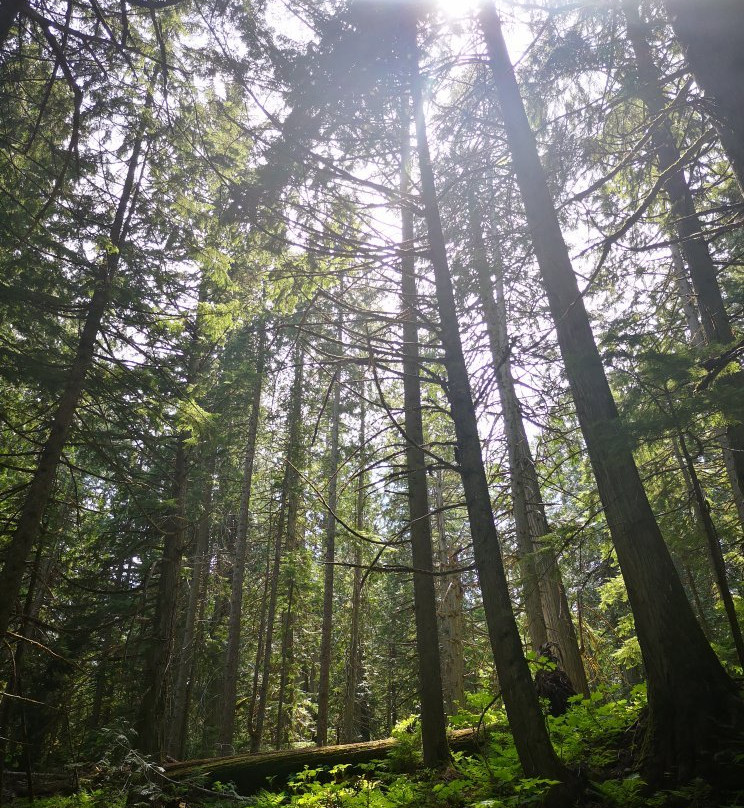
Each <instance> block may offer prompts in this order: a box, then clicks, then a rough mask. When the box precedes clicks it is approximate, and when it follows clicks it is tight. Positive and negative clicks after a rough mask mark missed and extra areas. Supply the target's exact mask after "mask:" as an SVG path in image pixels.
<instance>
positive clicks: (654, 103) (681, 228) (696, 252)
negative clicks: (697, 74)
mask: <svg viewBox="0 0 744 808" xmlns="http://www.w3.org/2000/svg"><path fill="white" fill-rule="evenodd" d="M623 9H624V12H625V17H626V20H627V29H628V40H629V41H630V44H631V46H632V48H633V52H634V54H635V59H636V70H637V73H638V80H639V93H640V96H641V98H642V99H643V102H644V104H645V105H646V108H647V110H648V113H649V115H650V117H651V118H652V120H653V123H652V130H651V141H652V143H653V146H654V150H655V152H656V155H655V157H656V161H657V163H658V166H659V170H660V171H661V173H662V175H663V176H665V177H666V180H665V183H664V187H665V189H666V192H667V196H668V197H669V203H670V213H671V216H672V220H673V226H674V228H675V230H676V231H677V236H678V238H679V250H680V252H681V253H682V255H683V257H684V259H685V261H686V262H687V266H688V268H689V272H690V278H691V280H692V287H693V289H694V291H695V302H696V304H697V309H698V312H699V315H700V321H701V324H702V327H703V329H702V333H703V336H704V338H705V342H706V343H707V344H708V345H711V346H713V347H714V348H715V349H716V350H717V351H722V350H725V349H728V348H730V347H731V346H732V345H733V343H734V340H735V335H734V332H733V329H732V328H731V322H730V320H729V316H728V313H727V312H726V308H725V306H724V303H723V297H722V295H721V289H720V286H719V284H718V278H717V275H716V267H715V265H714V263H713V258H712V257H711V254H710V250H709V247H708V244H707V242H706V240H705V232H704V228H703V223H702V221H701V218H700V216H699V215H698V212H697V210H696V208H695V202H694V199H693V196H692V192H691V190H690V186H689V184H688V182H687V178H686V177H685V172H684V168H683V165H682V157H681V155H680V152H679V148H678V147H677V144H676V142H675V139H674V135H673V133H672V130H671V127H670V125H669V123H668V122H667V119H666V117H665V114H664V113H665V110H664V107H665V103H664V97H663V95H662V93H661V87H660V79H659V75H658V70H657V69H656V65H655V64H654V61H653V58H652V54H651V49H650V47H649V44H648V29H647V26H645V25H644V24H643V22H642V21H641V18H640V15H639V13H638V6H637V3H636V2H635V0H626V2H624V4H623ZM736 379H737V381H738V386H739V387H740V388H742V389H744V373H741V372H740V373H739V374H737V376H736ZM729 384H731V382H730V381H729ZM726 449H727V450H729V451H730V456H729V463H730V465H731V466H732V469H733V470H734V479H733V480H732V482H733V484H734V485H735V486H737V489H738V490H737V491H736V494H735V496H736V497H737V499H741V498H742V497H744V423H742V422H741V421H735V422H730V423H728V424H727V426H726V438H725V450H726Z"/></svg>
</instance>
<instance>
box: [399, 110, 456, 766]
mask: <svg viewBox="0 0 744 808" xmlns="http://www.w3.org/2000/svg"><path fill="white" fill-rule="evenodd" d="M404 105H405V107H408V106H409V103H408V99H406V100H405V102H404ZM402 117H403V148H402V149H401V167H400V197H401V199H402V200H403V204H402V207H401V223H402V237H403V240H402V244H401V261H400V276H401V313H400V318H401V320H402V322H403V409H404V422H405V439H406V466H407V469H406V470H407V478H408V518H409V520H410V531H411V556H412V560H413V611H414V617H415V622H416V651H417V657H418V681H419V695H420V698H421V740H422V745H423V753H424V765H425V766H428V767H431V768H434V767H437V766H441V765H442V764H444V763H446V762H447V761H448V760H449V749H448V748H447V729H446V719H445V715H444V698H443V696H442V675H441V670H442V667H441V660H440V657H439V637H438V632H437V596H436V592H435V589H434V576H433V574H432V573H433V571H434V561H433V557H432V546H431V538H432V537H431V514H430V512H429V494H428V483H427V479H426V455H425V453H424V448H423V447H424V426H423V421H422V418H421V380H420V377H419V362H420V360H419V347H418V345H419V343H418V304H419V301H418V294H417V291H416V259H415V252H414V247H415V244H414V227H413V211H412V210H411V208H410V205H409V203H408V201H407V199H408V195H409V193H410V184H411V183H410V176H409V175H410V165H409V164H410V151H411V147H410V139H411V137H410V128H411V119H410V113H409V111H408V109H407V108H406V109H405V111H404V113H403V116H402Z"/></svg>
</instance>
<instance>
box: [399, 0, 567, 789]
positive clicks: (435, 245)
mask: <svg viewBox="0 0 744 808" xmlns="http://www.w3.org/2000/svg"><path fill="white" fill-rule="evenodd" d="M403 24H404V25H405V26H406V27H405V32H404V37H405V39H404V43H405V45H404V47H405V50H404V58H405V59H406V60H407V63H406V70H407V76H408V77H409V78H410V83H411V89H412V95H413V106H414V119H415V125H416V146H417V152H418V166H419V172H420V176H421V192H422V202H423V206H424V212H425V217H426V226H427V234H428V241H429V255H430V258H431V263H432V267H433V269H434V278H435V287H436V298H437V306H438V310H439V335H440V339H441V341H442V346H443V348H444V364H445V369H446V371H447V396H448V399H449V403H450V409H451V414H452V420H453V422H454V426H455V433H456V436H457V446H458V450H459V462H460V474H461V477H462V483H463V488H464V491H465V499H466V502H467V508H468V517H469V521H470V532H471V535H472V538H473V550H474V554H475V563H476V566H477V569H478V578H479V581H480V586H481V591H482V593H483V608H484V611H485V614H486V623H487V625H488V634H489V639H490V643H491V649H492V651H493V655H494V660H495V663H496V669H497V671H498V675H499V684H500V685H501V688H502V694H503V697H504V704H505V706H506V711H507V715H508V717H509V725H510V727H511V730H512V733H513V735H514V742H515V744H516V747H517V752H518V754H519V759H520V762H521V764H522V768H523V769H524V772H525V774H526V775H527V776H528V777H544V778H549V779H553V780H556V781H557V782H558V783H560V784H562V786H560V787H556V788H554V789H553V790H552V795H553V799H554V800H555V801H556V803H557V802H560V801H566V802H567V801H568V800H569V799H570V796H569V794H570V792H571V788H570V787H569V786H568V784H569V783H570V781H571V776H570V775H569V773H568V771H567V770H566V769H565V767H564V766H563V764H562V763H561V762H560V761H559V759H558V757H557V755H556V754H555V751H554V749H553V747H552V745H551V743H550V738H549V737H548V734H547V731H546V728H545V724H544V721H543V717H542V713H541V711H540V705H539V703H538V699H537V694H536V692H535V688H534V686H533V684H532V679H531V677H530V672H529V668H528V666H527V661H526V659H525V657H524V653H523V651H522V643H521V640H520V637H519V631H518V629H517V624H516V621H515V619H514V614H513V612H512V606H511V600H510V597H509V588H508V584H507V580H506V573H505V571H504V564H503V559H502V556H501V549H500V545H499V537H498V533H497V531H496V525H495V523H494V518H493V512H492V510H491V497H490V493H489V490H488V480H487V478H486V470H485V466H484V464H483V456H482V453H481V445H480V437H479V435H478V422H477V419H476V415H475V407H474V404H473V398H472V392H471V389H470V381H469V378H468V372H467V366H466V364H465V357H464V355H463V349H462V341H461V337H460V333H459V330H458V316H457V308H456V306H455V297H454V291H453V287H452V279H451V277H450V273H449V266H448V260H447V251H446V246H445V241H444V236H443V233H442V224H441V220H440V216H439V207H438V203H437V193H436V186H435V183H434V172H433V169H432V164H431V157H430V154H429V146H428V138H427V130H426V120H425V117H424V101H423V92H422V86H421V85H422V80H421V76H420V73H419V66H418V58H419V57H418V42H417V30H416V29H417V26H416V17H415V14H414V13H412V12H411V11H410V10H409V13H408V14H406V15H404V17H403Z"/></svg>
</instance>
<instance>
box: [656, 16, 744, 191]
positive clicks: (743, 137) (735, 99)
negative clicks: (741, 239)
mask: <svg viewBox="0 0 744 808" xmlns="http://www.w3.org/2000/svg"><path fill="white" fill-rule="evenodd" d="M666 7H667V9H668V11H669V16H670V19H671V23H672V28H673V29H674V33H675V34H676V36H677V39H678V40H679V42H680V44H681V45H682V48H683V49H684V52H685V56H686V57H687V62H688V64H689V65H690V68H691V70H692V73H693V75H694V76H695V81H696V82H697V84H698V85H699V86H700V87H701V89H702V90H703V92H704V93H705V100H706V101H707V103H708V108H709V110H710V114H711V116H712V118H713V120H714V121H715V123H716V127H717V128H718V132H719V134H720V136H721V143H722V144H723V148H724V150H725V151H726V154H727V155H728V158H729V160H730V161H731V167H732V169H733V170H734V174H735V175H736V179H737V181H738V183H739V187H740V188H741V190H742V193H744V83H743V82H742V80H741V77H742V76H743V75H744V14H742V7H741V2H740V0H706V2H704V3H703V2H700V0H666Z"/></svg>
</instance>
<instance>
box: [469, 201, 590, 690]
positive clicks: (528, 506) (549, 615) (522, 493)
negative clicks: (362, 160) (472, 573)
mask: <svg viewBox="0 0 744 808" xmlns="http://www.w3.org/2000/svg"><path fill="white" fill-rule="evenodd" d="M470 208H471V225H472V239H473V244H474V247H475V256H474V257H475V263H476V271H477V274H478V293H479V297H480V300H481V306H482V307H483V312H484V316H485V322H486V330H487V331H488V341H489V347H490V349H491V357H492V359H493V363H494V368H495V369H496V385H497V387H498V390H499V399H500V400H501V408H502V411H503V416H504V435H505V437H506V444H507V453H508V457H509V477H510V482H511V491H512V502H513V506H514V523H515V527H516V531H517V543H518V547H519V550H520V555H521V556H522V559H521V560H520V563H521V564H522V587H523V589H524V590H525V607H526V611H527V625H528V628H529V632H530V639H531V641H532V646H533V649H534V650H535V651H536V652H539V651H540V648H541V647H542V646H543V644H544V643H546V642H550V643H553V644H555V645H556V646H557V647H558V650H559V656H560V662H561V666H562V667H563V668H564V669H565V671H566V674H567V675H568V677H569V679H570V680H571V684H572V685H573V686H574V689H575V690H576V692H577V693H582V694H583V695H584V696H587V697H588V696H589V685H588V683H587V680H586V672H585V670H584V663H583V662H582V659H581V651H580V650H579V643H578V641H577V639H576V629H575V628H574V624H573V620H572V618H571V610H570V608H569V605H568V599H567V598H566V590H565V588H564V586H563V580H562V577H561V571H560V568H559V567H558V560H557V559H556V557H555V553H554V552H553V550H552V549H551V548H550V547H546V546H545V541H546V537H547V536H549V535H550V526H549V525H548V520H547V517H546V515H545V505H544V503H543V499H542V492H541V490H540V482H539V480H538V478H537V469H536V468H535V461H534V460H533V458H532V451H531V450H530V444H529V441H528V440H527V432H526V431H525V428H524V422H523V420H522V410H521V407H520V404H519V398H518V397H517V391H516V387H515V385H514V377H513V376H512V371H511V361H510V359H509V334H508V331H507V322H508V317H507V311H506V299H505V295H504V267H503V259H502V256H501V251H500V249H499V246H498V243H497V242H496V240H495V239H494V247H493V250H494V273H495V285H496V296H495V297H494V288H493V284H492V282H491V278H490V276H489V271H488V263H487V260H486V248H485V244H484V243H483V236H482V233H481V223H480V217H479V216H478V211H477V208H476V207H475V204H474V202H473V203H472V204H471V206H470ZM536 610H537V612H538V613H537V614H535V611H536Z"/></svg>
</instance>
